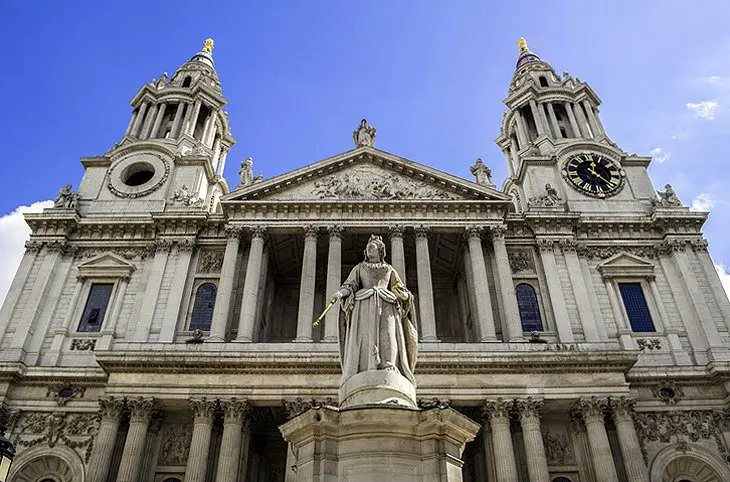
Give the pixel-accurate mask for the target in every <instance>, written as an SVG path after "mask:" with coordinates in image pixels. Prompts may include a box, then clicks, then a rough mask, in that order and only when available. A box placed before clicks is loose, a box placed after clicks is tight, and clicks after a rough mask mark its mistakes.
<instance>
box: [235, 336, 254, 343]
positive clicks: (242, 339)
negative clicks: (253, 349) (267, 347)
mask: <svg viewBox="0 0 730 482" xmlns="http://www.w3.org/2000/svg"><path fill="white" fill-rule="evenodd" d="M232 342H233V343H253V338H249V337H247V336H239V337H236V338H235V339H234V340H232Z"/></svg>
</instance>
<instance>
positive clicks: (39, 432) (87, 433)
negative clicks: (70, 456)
mask: <svg viewBox="0 0 730 482" xmlns="http://www.w3.org/2000/svg"><path fill="white" fill-rule="evenodd" d="M98 426H99V415H98V414H89V413H80V414H70V413H64V412H54V413H47V412H23V413H21V414H20V419H19V422H18V426H17V427H16V436H15V439H14V442H15V445H16V446H19V447H33V446H36V445H38V444H41V443H46V444H48V447H49V448H53V447H55V446H56V445H57V444H59V443H62V444H64V445H66V446H67V447H70V448H72V449H77V450H79V451H80V452H81V453H82V454H83V455H84V459H85V461H87V462H88V460H89V457H90V456H91V450H92V449H93V445H94V437H95V436H96V432H97V430H98Z"/></svg>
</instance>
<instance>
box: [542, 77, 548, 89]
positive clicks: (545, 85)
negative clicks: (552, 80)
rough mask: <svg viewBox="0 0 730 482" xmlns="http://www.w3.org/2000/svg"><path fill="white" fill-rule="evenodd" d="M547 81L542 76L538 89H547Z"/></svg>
mask: <svg viewBox="0 0 730 482" xmlns="http://www.w3.org/2000/svg"><path fill="white" fill-rule="evenodd" d="M547 86H548V81H547V78H546V77H545V76H544V75H541V76H540V87H547Z"/></svg>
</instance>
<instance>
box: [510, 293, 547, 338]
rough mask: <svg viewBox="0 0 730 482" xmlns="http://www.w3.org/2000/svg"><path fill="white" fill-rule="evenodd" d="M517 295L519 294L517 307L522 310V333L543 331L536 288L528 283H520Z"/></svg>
mask: <svg viewBox="0 0 730 482" xmlns="http://www.w3.org/2000/svg"><path fill="white" fill-rule="evenodd" d="M515 293H516V294H517V307H518V308H519V309H520V321H522V331H543V328H542V318H540V306H539V305H538V304H537V294H536V293H535V288H533V287H532V285H529V284H527V283H520V284H518V285H517V287H516V288H515Z"/></svg>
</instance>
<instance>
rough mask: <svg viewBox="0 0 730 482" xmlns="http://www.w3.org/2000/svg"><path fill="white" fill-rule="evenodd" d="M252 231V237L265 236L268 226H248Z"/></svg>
mask: <svg viewBox="0 0 730 482" xmlns="http://www.w3.org/2000/svg"><path fill="white" fill-rule="evenodd" d="M248 230H249V232H250V233H251V238H265V237H266V226H251V227H249V228H248Z"/></svg>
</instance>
